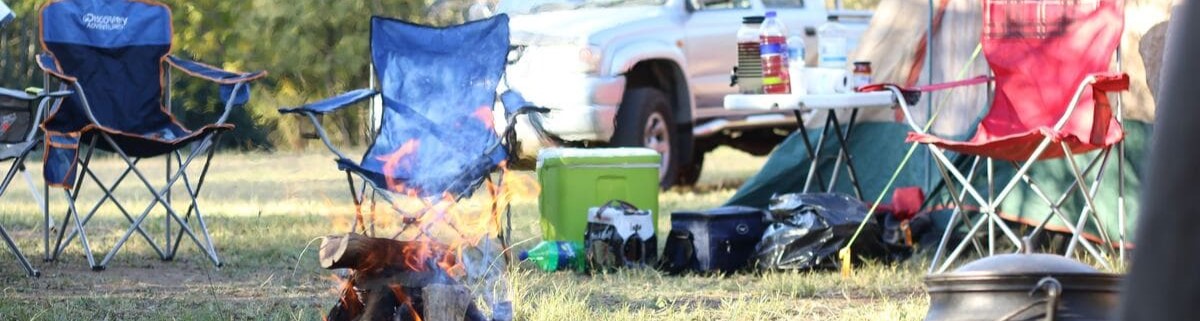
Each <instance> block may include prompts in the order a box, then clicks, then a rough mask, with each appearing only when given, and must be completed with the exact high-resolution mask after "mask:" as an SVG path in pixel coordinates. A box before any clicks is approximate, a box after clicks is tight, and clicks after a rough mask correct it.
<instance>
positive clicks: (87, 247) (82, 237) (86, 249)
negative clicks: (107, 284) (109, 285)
mask: <svg viewBox="0 0 1200 321" xmlns="http://www.w3.org/2000/svg"><path fill="white" fill-rule="evenodd" d="M64 192H65V193H66V196H67V199H68V200H71V199H72V198H73V195H71V192H69V191H64ZM75 194H76V195H78V194H79V192H78V191H76V192H75ZM67 206H68V207H69V208H70V209H69V211H70V212H69V213H70V214H69V215H70V217H74V218H75V220H74V222H75V231H77V232H79V242H80V243H82V245H83V254H84V255H85V256H87V261H88V266H91V267H92V270H94V271H100V270H104V266H103V265H96V258H95V257H94V256H93V255H92V246H91V244H89V243H88V239H87V231H86V230H84V229H83V223H82V222H81V221H80V219H79V211H77V210H76V209H75V202H73V201H68V202H67ZM69 220H70V218H68V219H67V220H64V223H63V224H66V223H65V221H69ZM63 230H66V228H63ZM58 235H59V240H61V239H62V238H61V236H62V233H61V232H60V233H59V234H58ZM63 246H65V244H64V245H62V246H60V247H59V248H58V252H57V253H55V255H54V257H56V258H57V257H58V253H62V249H63Z"/></svg>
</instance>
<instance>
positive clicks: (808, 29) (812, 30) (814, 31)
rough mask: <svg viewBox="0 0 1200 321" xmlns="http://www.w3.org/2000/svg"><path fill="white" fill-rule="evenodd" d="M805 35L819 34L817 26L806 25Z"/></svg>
mask: <svg viewBox="0 0 1200 321" xmlns="http://www.w3.org/2000/svg"><path fill="white" fill-rule="evenodd" d="M804 35H805V36H809V37H812V36H816V35H817V28H814V27H812V26H806V27H804Z"/></svg>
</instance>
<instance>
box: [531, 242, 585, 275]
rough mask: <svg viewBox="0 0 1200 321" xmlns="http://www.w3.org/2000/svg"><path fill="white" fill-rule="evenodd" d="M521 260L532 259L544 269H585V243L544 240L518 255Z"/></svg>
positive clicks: (551, 270)
mask: <svg viewBox="0 0 1200 321" xmlns="http://www.w3.org/2000/svg"><path fill="white" fill-rule="evenodd" d="M517 258H518V259H520V260H521V261H530V262H533V264H534V265H537V266H538V267H539V268H541V269H542V270H543V271H546V272H554V271H561V270H566V269H574V270H576V271H583V264H584V259H585V258H584V257H583V244H580V243H576V242H564V241H542V242H541V243H538V245H537V246H534V247H533V248H532V249H529V250H528V251H522V252H521V254H519V255H518V256H517Z"/></svg>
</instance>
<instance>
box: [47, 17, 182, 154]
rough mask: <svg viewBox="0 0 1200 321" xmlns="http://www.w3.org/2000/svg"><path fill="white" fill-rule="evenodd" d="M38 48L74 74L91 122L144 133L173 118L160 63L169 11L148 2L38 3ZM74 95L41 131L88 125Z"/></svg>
mask: <svg viewBox="0 0 1200 321" xmlns="http://www.w3.org/2000/svg"><path fill="white" fill-rule="evenodd" d="M40 24H41V29H40V33H41V42H42V48H43V49H44V50H45V51H46V52H48V53H49V54H51V55H52V56H53V58H54V60H55V61H54V63H56V64H57V65H58V68H60V70H61V71H62V72H63V73H64V74H66V75H69V76H71V77H75V78H77V79H78V81H79V83H80V84H81V85H82V87H83V89H84V92H85V94H86V96H87V100H88V104H89V105H90V106H91V109H92V111H93V114H94V115H95V117H96V120H97V121H99V122H100V124H102V125H104V126H105V127H108V128H110V129H115V130H118V131H122V132H126V133H132V134H138V135H141V134H146V133H149V132H151V131H154V130H157V129H161V128H163V127H164V125H166V122H170V121H174V119H173V118H172V117H171V116H170V115H169V113H167V111H166V109H165V105H164V104H163V85H164V84H163V72H164V70H163V68H164V65H163V61H164V57H165V56H166V55H167V54H168V53H169V52H170V50H171V32H172V29H171V28H172V26H171V10H170V9H169V8H167V6H166V5H163V4H160V3H156V2H153V1H148V0H56V1H52V2H50V3H49V4H47V5H45V6H44V7H42V11H41V16H40ZM81 106H82V105H81V101H80V100H79V95H72V96H70V97H69V98H67V99H66V100H65V101H64V103H63V105H62V106H61V107H60V108H58V110H57V111H56V112H55V113H54V114H53V115H51V116H49V118H48V120H47V124H46V128H47V129H48V130H51V131H56V132H63V133H67V132H75V131H79V130H80V129H81V128H83V127H84V126H87V125H88V124H90V123H91V121H90V120H88V118H87V116H86V114H84V112H83V109H82V107H81Z"/></svg>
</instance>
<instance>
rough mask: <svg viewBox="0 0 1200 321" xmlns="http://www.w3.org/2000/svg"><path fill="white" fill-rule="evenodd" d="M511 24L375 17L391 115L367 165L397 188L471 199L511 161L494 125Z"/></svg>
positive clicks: (375, 46) (378, 63) (376, 51)
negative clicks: (490, 175) (415, 21)
mask: <svg viewBox="0 0 1200 321" xmlns="http://www.w3.org/2000/svg"><path fill="white" fill-rule="evenodd" d="M508 45H509V38H508V17H507V16H505V15H498V16H495V17H492V18H489V19H486V20H480V21H474V22H470V23H467V24H463V25H457V26H452V27H446V28H435V27H429V26H421V25H415V24H411V23H407V22H403V21H399V20H394V19H389V18H382V17H372V18H371V59H372V62H373V63H374V64H375V73H376V74H375V76H376V77H377V79H378V80H379V84H380V88H379V89H380V91H381V92H382V95H383V99H382V100H383V115H382V121H381V124H380V129H379V132H378V133H376V134H377V136H376V139H375V142H374V144H372V146H371V147H370V149H368V151H367V153H366V155H364V156H363V160H362V166H363V167H365V168H373V169H376V170H379V171H380V172H381V173H383V174H384V175H385V176H388V177H389V178H390V182H389V184H388V185H390V186H388V188H389V189H392V190H394V191H398V192H416V193H418V194H421V195H424V196H431V195H432V196H436V195H439V194H441V193H443V192H449V193H451V194H454V195H461V194H462V193H468V192H469V190H470V189H471V188H474V187H476V186H473V185H474V182H477V181H478V180H479V178H482V177H483V176H485V175H487V174H488V173H489V172H491V171H492V170H494V169H495V167H496V166H497V164H498V163H499V162H500V161H502V160H503V159H504V158H505V153H504V151H503V148H495V149H491V148H492V147H493V146H494V145H495V144H496V142H497V141H498V140H499V138H498V137H497V134H496V131H495V129H494V127H493V123H492V108H493V105H494V104H495V100H496V88H497V86H498V85H499V83H500V78H501V76H502V75H503V74H504V68H505V61H506V57H507V54H508Z"/></svg>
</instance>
